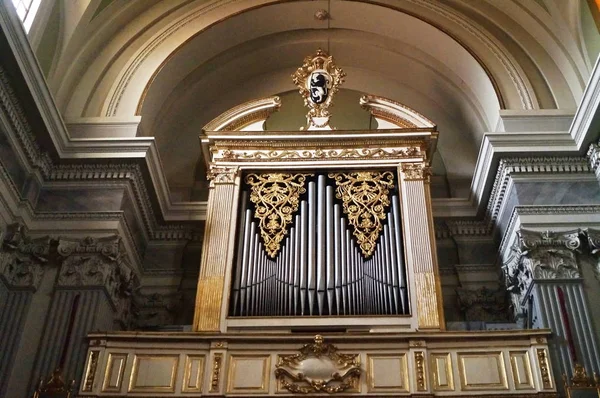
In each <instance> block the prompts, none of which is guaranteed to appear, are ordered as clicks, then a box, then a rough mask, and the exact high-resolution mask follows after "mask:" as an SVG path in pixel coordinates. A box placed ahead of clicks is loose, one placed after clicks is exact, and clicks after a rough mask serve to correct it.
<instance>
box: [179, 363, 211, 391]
mask: <svg viewBox="0 0 600 398" xmlns="http://www.w3.org/2000/svg"><path fill="white" fill-rule="evenodd" d="M204 358H205V357H204V355H186V356H185V367H184V374H183V385H182V387H181V391H182V392H197V393H200V392H202V380H203V378H204V360H205V359H204Z"/></svg>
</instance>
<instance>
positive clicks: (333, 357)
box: [275, 335, 362, 394]
mask: <svg viewBox="0 0 600 398" xmlns="http://www.w3.org/2000/svg"><path fill="white" fill-rule="evenodd" d="M299 351H300V353H299V354H290V355H279V360H278V362H277V365H276V367H275V377H276V378H277V381H278V382H279V385H280V387H283V388H284V389H286V390H288V391H289V392H291V393H293V394H313V393H328V394H335V393H343V392H356V390H357V388H358V383H359V380H360V375H361V372H362V370H361V368H360V356H359V354H340V353H338V348H337V347H336V346H334V345H332V344H328V343H325V342H324V340H323V336H321V335H316V336H315V340H314V343H310V344H305V345H304V346H303V347H302V348H300V350H299ZM317 364H318V366H317Z"/></svg>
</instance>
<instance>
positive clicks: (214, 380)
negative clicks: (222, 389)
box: [210, 353, 223, 392]
mask: <svg viewBox="0 0 600 398" xmlns="http://www.w3.org/2000/svg"><path fill="white" fill-rule="evenodd" d="M222 365H223V354H221V353H216V354H215V355H214V357H213V363H212V373H211V376H210V392H218V391H219V380H220V378H221V367H222Z"/></svg>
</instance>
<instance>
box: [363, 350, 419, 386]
mask: <svg viewBox="0 0 600 398" xmlns="http://www.w3.org/2000/svg"><path fill="white" fill-rule="evenodd" d="M367 358H368V360H367V366H368V369H367V388H368V391H369V392H409V391H410V387H409V383H408V366H407V358H406V354H405V353H399V354H389V355H367Z"/></svg>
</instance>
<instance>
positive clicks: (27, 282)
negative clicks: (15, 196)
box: [0, 224, 51, 289]
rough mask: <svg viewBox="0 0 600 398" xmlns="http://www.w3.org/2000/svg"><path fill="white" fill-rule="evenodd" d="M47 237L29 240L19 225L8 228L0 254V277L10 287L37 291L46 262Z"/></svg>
mask: <svg viewBox="0 0 600 398" xmlns="http://www.w3.org/2000/svg"><path fill="white" fill-rule="evenodd" d="M50 246H51V240H50V238H49V237H47V236H46V237H41V238H35V239H33V238H30V237H28V236H27V231H26V228H25V227H24V226H23V225H21V224H12V225H10V226H9V227H8V230H7V233H6V237H5V238H4V241H3V243H2V251H1V252H0V275H1V276H2V277H3V279H4V280H5V281H6V283H7V284H8V285H9V286H11V287H19V288H33V289H37V288H38V287H39V285H40V282H41V280H42V277H43V276H44V265H45V264H46V263H47V262H48V259H49V253H50Z"/></svg>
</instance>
